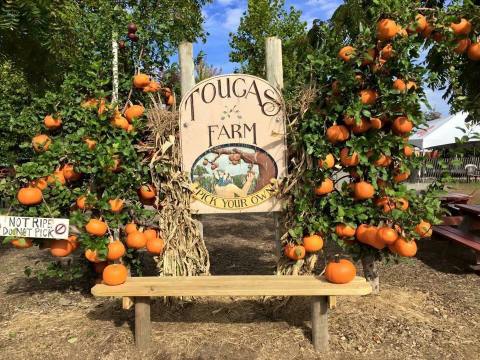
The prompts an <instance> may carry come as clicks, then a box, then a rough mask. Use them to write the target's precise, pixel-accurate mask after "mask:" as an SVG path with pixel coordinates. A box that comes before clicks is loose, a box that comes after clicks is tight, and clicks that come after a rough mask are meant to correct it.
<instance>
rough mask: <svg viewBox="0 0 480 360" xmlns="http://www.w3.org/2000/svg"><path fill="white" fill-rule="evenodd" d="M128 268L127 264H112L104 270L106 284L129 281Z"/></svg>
mask: <svg viewBox="0 0 480 360" xmlns="http://www.w3.org/2000/svg"><path fill="white" fill-rule="evenodd" d="M127 277H128V270H127V268H126V267H125V265H122V264H111V265H108V266H107V267H106V268H105V269H104V270H103V276H102V278H103V282H104V283H105V285H109V286H117V285H121V284H123V283H124V282H125V281H127Z"/></svg>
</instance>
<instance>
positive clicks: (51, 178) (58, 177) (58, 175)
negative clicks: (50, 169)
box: [47, 170, 67, 185]
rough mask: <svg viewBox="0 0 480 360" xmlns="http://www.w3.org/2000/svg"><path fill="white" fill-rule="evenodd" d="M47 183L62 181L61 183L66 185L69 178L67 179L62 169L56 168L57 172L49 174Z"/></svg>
mask: <svg viewBox="0 0 480 360" xmlns="http://www.w3.org/2000/svg"><path fill="white" fill-rule="evenodd" d="M47 183H48V184H49V185H56V184H57V183H60V184H61V185H65V184H66V183H67V180H66V179H65V176H64V175H63V171H62V170H55V172H54V173H53V174H52V175H48V177H47Z"/></svg>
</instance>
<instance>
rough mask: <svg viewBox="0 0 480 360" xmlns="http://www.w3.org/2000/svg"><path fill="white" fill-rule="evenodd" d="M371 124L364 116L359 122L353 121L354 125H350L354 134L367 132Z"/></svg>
mask: <svg viewBox="0 0 480 360" xmlns="http://www.w3.org/2000/svg"><path fill="white" fill-rule="evenodd" d="M371 126H372V125H371V124H370V121H368V120H367V119H365V118H362V119H361V120H360V123H359V124H357V123H355V125H353V126H352V132H353V133H354V134H355V135H359V134H363V133H365V132H367V131H368V130H370V127H371Z"/></svg>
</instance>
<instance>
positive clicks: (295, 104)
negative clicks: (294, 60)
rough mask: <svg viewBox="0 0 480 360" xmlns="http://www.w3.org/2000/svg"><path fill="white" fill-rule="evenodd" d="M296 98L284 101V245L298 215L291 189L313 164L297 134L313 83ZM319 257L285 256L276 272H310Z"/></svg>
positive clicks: (313, 94) (311, 96) (310, 99)
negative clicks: (285, 165)
mask: <svg viewBox="0 0 480 360" xmlns="http://www.w3.org/2000/svg"><path fill="white" fill-rule="evenodd" d="M297 94H298V95H297V97H296V98H295V99H291V101H287V102H286V110H287V111H286V112H287V136H288V138H287V144H288V164H289V169H288V176H287V178H286V179H285V180H284V181H283V183H282V185H281V189H280V191H281V193H280V196H281V197H283V198H284V200H285V203H286V209H285V211H284V212H283V213H282V217H281V220H280V223H281V224H282V226H284V227H285V229H287V230H286V231H284V233H283V235H282V237H281V242H282V244H283V245H285V244H286V243H287V242H288V241H289V233H288V229H291V228H292V227H293V226H294V225H295V221H296V218H297V217H298V216H302V214H297V212H296V209H295V205H294V196H295V193H294V191H293V190H294V189H295V188H300V186H299V185H300V184H301V182H302V181H303V180H302V178H303V175H304V173H305V171H306V170H307V169H308V168H309V167H311V166H312V159H311V157H309V156H307V154H306V152H305V150H304V147H303V144H302V143H301V141H300V137H299V123H300V122H301V121H302V119H303V116H304V115H305V113H306V112H307V111H308V108H309V106H310V105H311V103H312V102H314V101H315V98H316V95H317V91H316V89H315V87H314V86H309V87H308V88H304V89H302V90H301V91H298V93H297ZM317 260H318V256H317V255H316V254H314V255H310V256H308V257H307V258H305V259H304V260H299V261H297V262H292V261H291V260H289V259H287V258H286V257H284V256H280V257H279V258H278V259H277V274H278V275H301V274H309V273H312V271H313V270H314V268H315V265H316V263H317Z"/></svg>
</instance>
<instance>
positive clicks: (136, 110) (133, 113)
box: [124, 105, 145, 122]
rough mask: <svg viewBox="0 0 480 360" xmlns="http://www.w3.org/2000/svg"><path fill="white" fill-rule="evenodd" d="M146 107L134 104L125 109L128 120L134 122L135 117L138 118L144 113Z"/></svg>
mask: <svg viewBox="0 0 480 360" xmlns="http://www.w3.org/2000/svg"><path fill="white" fill-rule="evenodd" d="M144 112H145V108H144V107H143V106H142V105H132V106H130V107H129V108H128V109H127V110H125V114H124V115H125V117H126V118H127V120H128V122H132V120H133V119H137V118H139V117H141V116H142V115H143V113H144Z"/></svg>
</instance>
